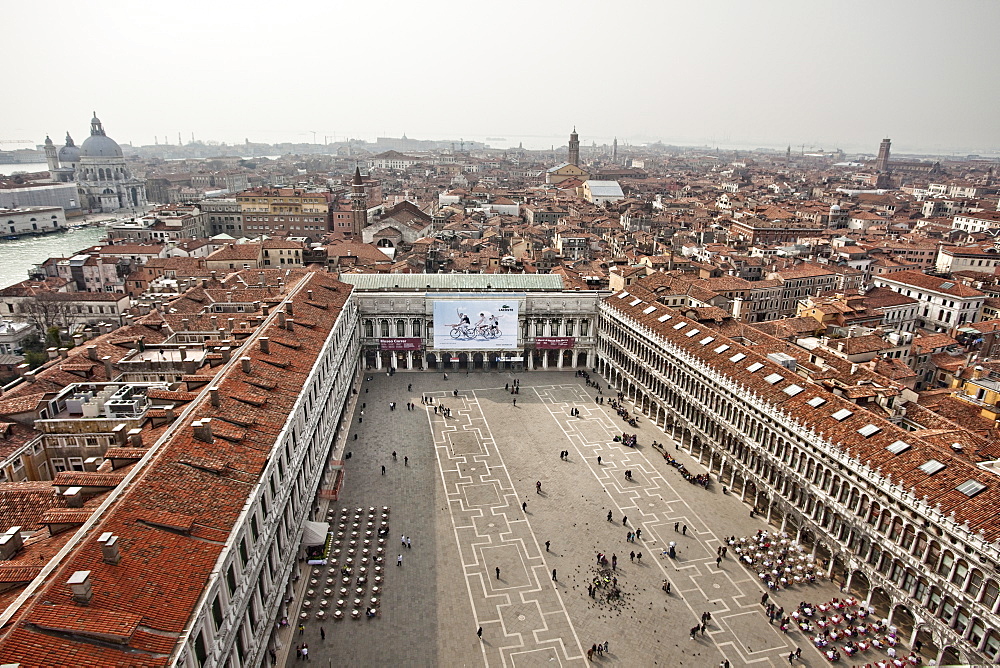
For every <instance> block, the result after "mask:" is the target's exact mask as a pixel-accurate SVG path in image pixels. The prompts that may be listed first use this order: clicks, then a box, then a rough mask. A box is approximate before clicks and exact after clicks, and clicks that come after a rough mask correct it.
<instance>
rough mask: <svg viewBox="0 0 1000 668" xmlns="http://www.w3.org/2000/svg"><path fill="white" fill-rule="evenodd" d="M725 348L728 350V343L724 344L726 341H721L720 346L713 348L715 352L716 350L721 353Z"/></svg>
mask: <svg viewBox="0 0 1000 668" xmlns="http://www.w3.org/2000/svg"><path fill="white" fill-rule="evenodd" d="M727 350H729V345H728V344H726V343H723V344H722V345H721V346H719V347H718V348H716V349H715V352H717V353H719V354H720V355H721V354H722V353H724V352H726V351H727Z"/></svg>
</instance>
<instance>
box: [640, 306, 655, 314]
mask: <svg viewBox="0 0 1000 668" xmlns="http://www.w3.org/2000/svg"><path fill="white" fill-rule="evenodd" d="M655 310H656V307H655V306H650V307H649V308H646V309H643V310H642V312H643V313H645V314H646V315H649V314H650V313H652V312H653V311H655Z"/></svg>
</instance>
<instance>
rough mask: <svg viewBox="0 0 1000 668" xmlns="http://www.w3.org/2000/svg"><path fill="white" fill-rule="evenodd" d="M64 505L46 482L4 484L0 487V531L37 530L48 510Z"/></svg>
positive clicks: (50, 484)
mask: <svg viewBox="0 0 1000 668" xmlns="http://www.w3.org/2000/svg"><path fill="white" fill-rule="evenodd" d="M65 505H66V504H65V502H64V501H63V499H62V497H61V496H60V495H58V494H57V493H56V490H54V489H53V488H52V483H50V482H48V481H46V480H39V481H31V482H8V483H4V484H3V485H0V530H3V531H5V530H6V529H7V527H12V526H20V527H21V528H22V529H23V530H25V531H28V530H34V529H37V528H39V527H40V526H42V516H43V515H45V513H46V512H47V511H48V510H49V509H51V508H61V507H63V506H65Z"/></svg>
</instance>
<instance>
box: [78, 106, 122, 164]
mask: <svg viewBox="0 0 1000 668" xmlns="http://www.w3.org/2000/svg"><path fill="white" fill-rule="evenodd" d="M80 157H82V158H120V157H122V148H121V146H119V145H118V142H116V141H115V140H114V139H112V138H111V137H109V136H107V135H106V134H104V126H102V125H101V121H100V119H99V118H97V114H96V113H95V114H94V117H93V118H92V119H91V120H90V136H89V137H87V140H86V141H85V142H83V146H81V147H80Z"/></svg>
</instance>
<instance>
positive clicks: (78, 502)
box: [62, 486, 83, 508]
mask: <svg viewBox="0 0 1000 668" xmlns="http://www.w3.org/2000/svg"><path fill="white" fill-rule="evenodd" d="M62 495H63V499H65V500H66V505H67V506H69V507H70V508H83V487H76V486H74V487H70V488H68V489H67V490H66V491H65V492H63V493H62Z"/></svg>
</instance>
